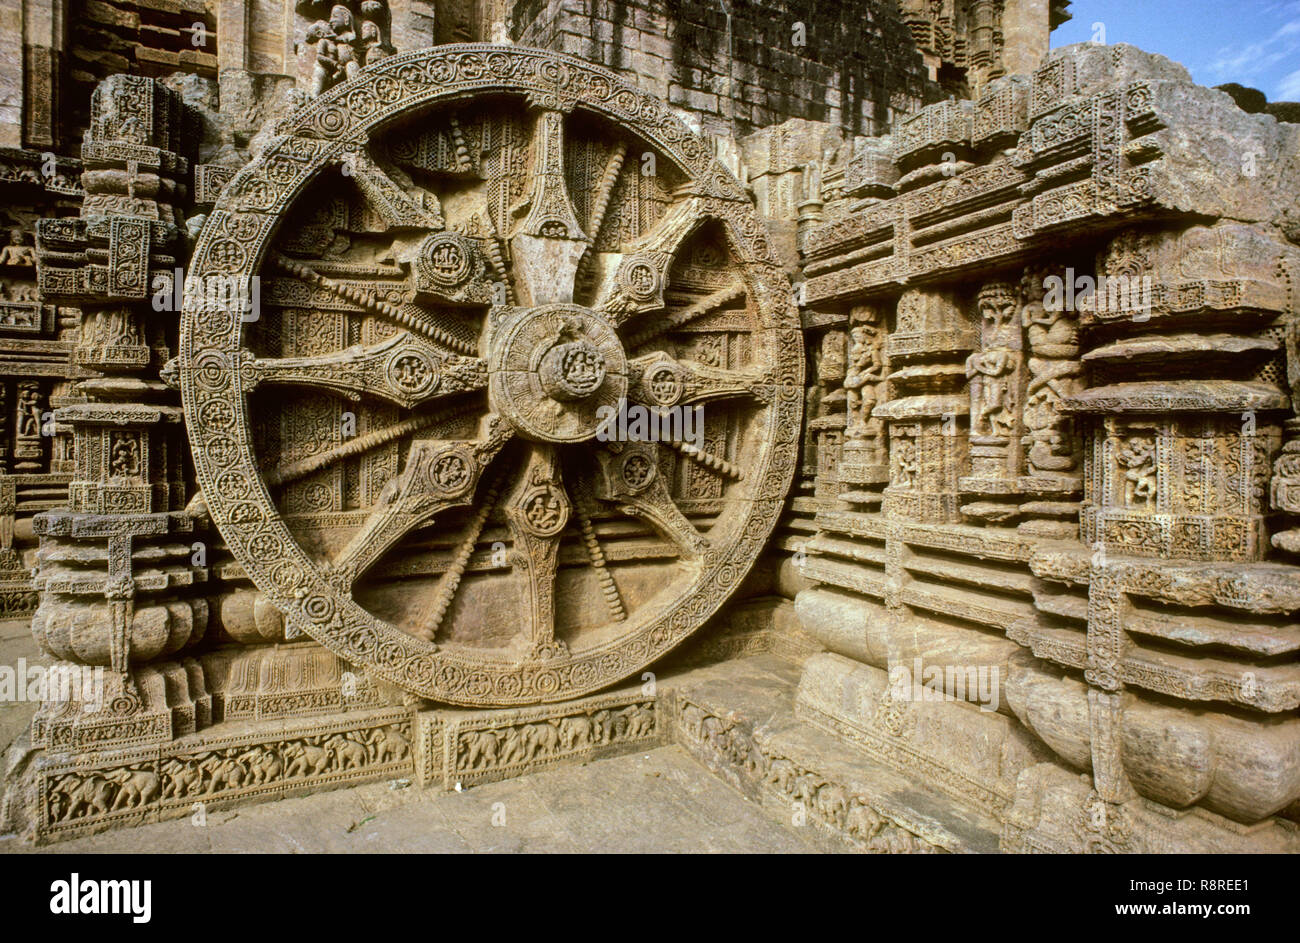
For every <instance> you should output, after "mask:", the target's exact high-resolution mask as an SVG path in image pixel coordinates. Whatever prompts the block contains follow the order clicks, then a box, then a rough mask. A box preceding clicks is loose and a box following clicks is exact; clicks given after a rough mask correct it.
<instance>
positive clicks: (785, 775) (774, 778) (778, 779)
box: [767, 760, 795, 795]
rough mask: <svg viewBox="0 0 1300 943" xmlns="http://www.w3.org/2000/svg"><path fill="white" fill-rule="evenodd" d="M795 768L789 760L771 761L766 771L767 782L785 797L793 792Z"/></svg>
mask: <svg viewBox="0 0 1300 943" xmlns="http://www.w3.org/2000/svg"><path fill="white" fill-rule="evenodd" d="M794 780H795V768H794V764H793V763H791V762H790V761H789V760H773V761H772V765H771V766H770V767H769V768H768V771H767V781H768V782H769V783H772V784H773V785H775V786H776V788H778V789H780V790H781V791H782V792H783V793H785V794H786V795H790V794H791V793H792V792H794Z"/></svg>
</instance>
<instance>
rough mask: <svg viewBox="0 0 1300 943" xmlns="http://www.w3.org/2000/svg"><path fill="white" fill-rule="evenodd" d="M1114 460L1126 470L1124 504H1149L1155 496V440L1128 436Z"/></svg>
mask: <svg viewBox="0 0 1300 943" xmlns="http://www.w3.org/2000/svg"><path fill="white" fill-rule="evenodd" d="M1115 459H1116V461H1118V462H1119V464H1120V466H1121V467H1122V468H1124V469H1126V471H1125V472H1124V503H1125V504H1128V505H1135V504H1150V503H1151V501H1152V500H1153V499H1154V498H1155V496H1156V444H1155V440H1153V439H1151V438H1149V437H1146V436H1139V435H1133V436H1129V437H1128V438H1127V439H1125V440H1124V444H1123V446H1122V447H1121V448H1120V450H1119V451H1118V452H1117V453H1116V456H1115Z"/></svg>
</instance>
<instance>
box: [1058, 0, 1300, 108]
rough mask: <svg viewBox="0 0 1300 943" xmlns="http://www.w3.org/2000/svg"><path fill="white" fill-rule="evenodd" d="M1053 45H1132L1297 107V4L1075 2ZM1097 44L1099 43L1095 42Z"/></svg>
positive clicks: (1258, 0)
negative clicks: (1102, 31) (1100, 27)
mask: <svg viewBox="0 0 1300 943" xmlns="http://www.w3.org/2000/svg"><path fill="white" fill-rule="evenodd" d="M1070 12H1071V13H1072V14H1073V16H1074V19H1072V20H1070V21H1069V22H1068V23H1064V24H1062V25H1061V26H1059V27H1057V28H1056V30H1055V31H1054V32H1053V33H1052V46H1053V47H1054V48H1055V47H1056V46H1066V45H1069V44H1070V43H1078V42H1086V41H1087V40H1089V39H1091V38H1092V37H1093V24H1094V23H1102V24H1105V28H1106V35H1105V37H1104V41H1105V42H1108V43H1132V44H1133V45H1135V46H1141V47H1142V48H1143V49H1145V50H1147V51H1148V52H1158V53H1160V54H1161V55H1163V56H1168V57H1169V58H1170V59H1175V60H1177V61H1178V62H1181V63H1182V64H1183V65H1185V66H1187V68H1188V70H1190V71H1191V73H1192V78H1194V79H1195V80H1196V81H1197V82H1199V83H1200V84H1202V85H1222V84H1223V83H1224V82H1240V83H1241V84H1242V85H1249V86H1251V87H1253V88H1257V89H1259V90H1260V91H1262V92H1263V93H1264V94H1265V95H1267V96H1268V98H1269V101H1300V0H1219V2H1214V0H1074V3H1072V4H1071V5H1070ZM1097 38H1098V39H1101V38H1102V37H1100V36H1099V37H1097Z"/></svg>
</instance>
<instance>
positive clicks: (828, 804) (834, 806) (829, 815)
mask: <svg viewBox="0 0 1300 943" xmlns="http://www.w3.org/2000/svg"><path fill="white" fill-rule="evenodd" d="M848 809H849V801H848V796H847V795H845V792H844V788H843V787H842V786H836V785H832V784H827V785H825V786H822V788H821V789H819V790H817V812H818V813H819V814H820V815H821V816H822V818H824V819H826V820H827V821H829V822H832V823H834V824H835V826H836V827H838V828H843V827H844V821H845V819H846V817H847V816H848Z"/></svg>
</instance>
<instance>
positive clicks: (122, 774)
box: [108, 769, 162, 810]
mask: <svg viewBox="0 0 1300 943" xmlns="http://www.w3.org/2000/svg"><path fill="white" fill-rule="evenodd" d="M108 778H109V779H111V780H112V781H113V782H115V783H117V786H118V789H117V798H116V799H114V800H113V809H114V810H117V809H136V808H139V807H140V806H143V805H147V804H148V803H150V802H153V801H154V800H155V799H157V798H158V795H159V793H160V792H161V790H162V783H161V781H160V780H159V779H158V774H157V773H155V772H152V771H150V770H142V769H119V770H114V771H113V772H111V773H109V774H108Z"/></svg>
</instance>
